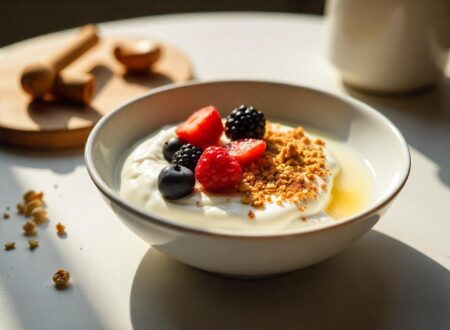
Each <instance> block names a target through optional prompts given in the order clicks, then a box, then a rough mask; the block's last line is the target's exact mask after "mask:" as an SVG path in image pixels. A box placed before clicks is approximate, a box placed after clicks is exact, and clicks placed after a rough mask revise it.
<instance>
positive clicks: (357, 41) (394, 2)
mask: <svg viewBox="0 0 450 330" xmlns="http://www.w3.org/2000/svg"><path fill="white" fill-rule="evenodd" d="M327 13H328V20H329V22H328V23H329V28H330V42H329V46H330V57H331V60H332V62H333V63H334V65H335V66H336V67H337V68H338V70H339V71H340V73H341V75H342V79H343V81H344V82H345V83H347V84H349V85H351V86H355V87H359V88H362V89H366V90H371V91H378V92H406V91H411V90H415V89H419V88H422V87H425V86H428V85H431V84H433V83H435V82H436V81H438V80H439V79H440V78H441V77H442V76H443V73H444V70H445V66H446V63H447V60H448V50H449V47H450V0H330V1H329V2H328V6H327Z"/></svg>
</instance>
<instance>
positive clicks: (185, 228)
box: [84, 79, 411, 239]
mask: <svg viewBox="0 0 450 330" xmlns="http://www.w3.org/2000/svg"><path fill="white" fill-rule="evenodd" d="M223 83H248V84H263V85H277V86H280V87H291V88H302V89H304V90H307V91H308V92H312V93H317V94H322V95H325V96H326V97H331V98H335V99H339V101H341V102H344V103H348V104H351V105H353V106H355V107H356V108H358V109H359V110H362V111H365V112H366V113H368V114H369V115H371V116H374V117H376V118H377V119H378V120H381V121H382V122H384V124H386V125H387V126H388V127H389V128H390V130H391V131H392V132H393V133H394V135H395V136H396V138H397V139H398V141H399V142H400V146H401V149H402V157H404V158H405V160H406V166H404V167H403V168H402V173H401V174H402V175H401V178H400V180H399V181H398V183H397V185H396V186H395V187H394V188H393V189H392V191H391V192H390V193H389V194H387V195H386V196H384V197H383V198H382V199H381V200H380V201H378V202H377V203H375V204H374V205H372V206H371V207H369V208H367V209H365V210H363V211H362V212H359V213H357V214H355V215H353V216H351V217H348V218H345V219H342V221H341V220H340V221H337V222H332V223H328V224H326V225H324V226H319V227H314V226H312V227H311V228H306V229H305V228H301V229H300V231H298V232H296V231H290V232H287V233H286V232H285V233H283V232H279V233H273V234H260V233H256V234H255V233H253V234H252V233H235V232H231V231H230V232H229V231H221V230H220V229H219V230H217V229H207V228H199V227H197V226H191V225H189V224H185V223H178V222H175V221H171V220H169V219H165V218H163V217H160V216H158V215H155V214H151V213H149V212H148V211H144V210H141V209H139V208H138V207H135V206H133V205H131V204H129V203H128V202H127V201H126V200H124V199H123V198H121V197H119V196H117V195H116V193H115V192H114V191H113V190H112V189H111V188H110V187H109V186H108V185H107V184H106V183H105V182H104V181H103V179H102V178H101V176H100V175H99V173H98V171H97V169H96V166H95V162H94V160H93V151H94V150H93V145H94V142H95V140H96V137H97V135H98V133H99V131H100V130H101V129H102V127H103V126H104V125H105V124H106V123H107V122H108V121H109V120H111V119H112V118H113V117H114V116H115V115H116V114H117V113H119V112H120V111H122V110H123V109H125V108H126V107H128V106H129V105H131V104H133V103H137V102H139V101H140V100H141V99H144V98H147V97H149V96H151V95H153V94H157V93H161V92H165V91H171V90H176V89H182V88H185V87H192V86H201V85H214V84H223ZM84 158H85V163H86V168H87V171H88V173H89V176H90V177H91V180H92V181H93V183H94V184H95V186H96V187H97V189H99V190H100V192H101V193H102V194H103V195H104V196H106V197H107V198H108V199H109V200H111V201H112V202H114V203H116V204H118V205H119V206H121V207H122V208H124V209H125V210H127V211H128V212H130V213H132V214H133V215H135V216H137V218H138V219H139V220H142V219H145V220H147V221H150V222H152V223H154V224H156V225H158V226H162V227H164V228H165V229H170V230H175V231H181V232H185V233H191V234H198V235H207V236H214V237H220V238H228V239H273V238H283V239H286V238H291V237H298V236H306V235H311V234H317V233H321V232H323V231H326V230H331V229H335V228H337V227H341V226H344V225H348V224H351V223H353V222H356V221H360V220H363V219H366V218H368V217H369V216H370V215H372V214H374V213H376V212H377V211H379V210H381V209H383V208H384V207H385V206H386V205H388V204H389V203H390V202H391V201H392V200H393V199H394V198H395V197H396V196H397V195H398V193H399V192H400V191H401V190H402V188H403V187H404V185H405V183H406V181H407V179H408V177H409V174H410V171H411V155H410V151H409V148H408V144H407V143H406V141H405V139H404V137H403V135H402V134H401V133H400V131H399V130H398V128H397V127H396V126H395V125H394V124H393V123H392V122H391V121H390V120H389V119H388V118H387V117H385V116H384V115H383V114H381V113H380V112H378V111H377V110H375V109H374V108H373V107H371V106H369V105H367V104H365V103H363V102H361V101H358V100H356V99H353V98H352V97H350V96H344V95H336V94H333V93H330V92H327V91H324V90H321V89H317V88H312V87H308V86H303V85H300V84H291V83H285V82H277V81H268V80H255V79H251V80H248V79H242V80H240V79H229V80H227V79H214V80H202V81H197V80H191V81H188V82H182V83H175V84H169V85H165V86H161V87H157V88H154V89H152V90H150V91H149V92H147V93H144V94H142V95H141V96H138V97H135V98H133V99H131V100H129V101H127V102H125V103H123V104H121V105H120V106H118V107H117V108H116V109H114V110H113V111H111V112H110V113H108V114H106V115H105V116H103V117H102V118H101V119H100V120H99V121H98V122H97V124H96V125H95V126H94V128H93V129H92V131H91V132H90V134H89V136H88V139H87V142H86V146H85V152H84Z"/></svg>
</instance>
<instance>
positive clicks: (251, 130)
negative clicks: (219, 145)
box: [225, 105, 266, 140]
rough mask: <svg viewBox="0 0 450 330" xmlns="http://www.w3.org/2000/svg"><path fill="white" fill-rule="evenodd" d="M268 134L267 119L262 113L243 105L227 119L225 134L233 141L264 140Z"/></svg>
mask: <svg viewBox="0 0 450 330" xmlns="http://www.w3.org/2000/svg"><path fill="white" fill-rule="evenodd" d="M265 132H266V119H265V118H264V114H263V113H262V112H261V111H258V110H256V109H255V108H254V107H252V106H246V105H241V106H240V107H238V108H236V109H234V110H233V111H232V112H231V114H230V115H229V116H228V117H227V121H226V124H225V134H226V135H227V136H228V137H229V138H230V139H231V140H239V139H262V137H263V136H264V133H265Z"/></svg>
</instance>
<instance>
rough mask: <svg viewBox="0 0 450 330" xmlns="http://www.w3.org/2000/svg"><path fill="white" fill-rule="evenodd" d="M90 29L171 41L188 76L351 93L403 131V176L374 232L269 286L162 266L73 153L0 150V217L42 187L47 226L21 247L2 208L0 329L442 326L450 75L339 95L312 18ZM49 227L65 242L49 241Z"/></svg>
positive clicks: (449, 304) (449, 214)
mask: <svg viewBox="0 0 450 330" xmlns="http://www.w3.org/2000/svg"><path fill="white" fill-rule="evenodd" d="M101 28H102V32H103V33H104V34H105V35H111V34H125V35H127V34H136V33H138V34H142V35H146V36H150V37H156V38H158V39H161V40H164V41H166V42H169V43H171V44H173V45H175V46H177V47H179V48H180V49H182V50H184V51H185V52H186V53H187V54H189V55H190V57H191V58H192V60H193V64H194V66H195V75H196V78H197V79H201V80H205V79H221V78H254V79H268V80H276V81H283V82H290V83H298V84H303V85H308V86H313V87H316V88H319V89H323V90H328V91H331V92H334V93H338V94H347V95H352V96H354V97H356V98H358V99H361V100H363V101H365V102H367V103H369V104H371V105H373V106H374V107H376V108H377V109H378V110H380V111H381V112H382V113H384V114H385V115H386V116H387V117H389V118H390V119H391V120H392V121H393V122H394V123H395V124H396V125H397V126H398V127H399V128H400V130H401V131H402V133H403V134H404V136H405V137H406V140H407V141H408V143H409V145H410V147H411V153H412V172H411V176H410V178H409V181H408V183H407V184H406V187H405V189H404V190H403V191H402V192H401V194H400V196H399V197H398V198H397V200H396V201H395V203H394V205H393V206H392V208H391V209H390V210H389V211H388V213H387V214H386V216H385V217H384V218H383V219H382V220H381V221H380V222H379V223H378V224H377V226H376V227H375V229H374V230H372V231H371V232H370V233H369V234H367V235H366V236H365V237H364V238H362V239H361V240H360V241H358V242H357V243H356V244H354V245H353V246H352V247H351V248H349V249H348V250H346V251H345V252H343V253H341V254H339V255H337V256H336V257H334V258H331V259H330V260H328V261H326V262H323V263H321V264H319V265H316V266H313V267H310V268H308V269H305V270H302V271H297V272H294V273H291V274H288V275H285V276H281V277H278V278H274V279H270V280H264V281H253V282H252V281H233V280H227V279H222V278H218V277H215V276H212V275H209V274H207V273H203V272H201V271H198V270H194V269H191V268H189V267H187V266H184V265H181V264H179V263H177V262H175V261H172V260H171V259H169V258H167V257H165V256H164V255H161V254H160V253H158V252H157V251H155V250H154V249H152V248H149V247H148V246H147V245H146V244H145V243H143V242H142V241H140V240H139V239H138V238H137V237H135V236H134V235H133V234H132V233H131V232H130V231H129V230H128V229H126V228H125V226H124V225H123V224H122V223H121V222H120V221H119V220H117V219H116V217H115V216H114V214H113V213H112V211H110V210H109V209H108V207H107V206H106V204H105V203H104V202H103V200H101V198H100V195H99V194H98V193H97V191H96V189H95V187H94V186H93V184H92V183H91V181H90V179H89V177H88V174H87V172H86V168H85V166H84V161H83V156H82V153H81V151H80V152H75V153H66V154H64V155H56V156H55V155H53V156H52V155H39V154H30V153H24V152H19V151H13V150H10V149H6V148H4V147H2V148H1V149H0V210H2V211H3V210H4V209H5V207H6V206H11V207H12V209H14V206H15V204H16V203H17V201H18V200H19V199H20V196H21V194H22V193H23V191H25V190H27V189H30V188H35V189H42V190H44V191H45V193H46V201H47V203H48V210H49V214H50V219H51V222H50V224H49V225H48V227H47V228H44V229H41V230H40V232H39V236H38V239H39V240H40V242H41V247H39V248H38V249H37V250H35V251H34V252H30V251H28V249H27V247H26V239H25V237H23V236H22V235H21V226H22V224H23V222H24V220H23V219H22V218H20V217H18V216H17V215H16V214H15V212H12V217H11V219H10V220H3V219H0V244H1V246H2V247H3V244H4V243H5V242H6V241H11V240H14V241H16V243H17V248H16V249H15V250H14V251H9V252H5V251H3V250H0V329H129V328H133V327H134V328H136V329H300V328H303V329H327V328H333V329H450V272H449V270H450V78H448V77H447V78H446V79H445V81H444V82H442V84H440V85H439V86H437V87H436V88H434V89H430V90H427V91H425V92H423V93H421V94H417V95H409V96H403V97H400V96H399V97H393V98H383V97H379V96H378V97H375V96H367V95H364V94H360V93H358V92H356V91H354V90H350V89H348V88H345V87H343V86H342V84H341V83H340V81H339V78H338V76H337V73H336V72H335V70H334V69H333V68H332V66H331V65H330V63H329V62H328V60H327V56H326V35H327V33H326V24H325V21H324V20H323V19H322V18H316V17H309V16H303V15H287V14H251V13H247V14H188V15H171V16H160V17H149V18H142V19H133V20H127V21H120V22H114V23H107V24H102V25H101ZM18 46H20V45H16V46H15V47H18ZM6 51H7V50H6ZM448 69H450V68H448ZM447 72H448V73H449V72H450V70H447ZM447 76H450V74H447ZM374 143H376V141H374ZM55 184H57V185H58V188H55V187H54V185H55ZM58 221H61V222H63V223H64V224H65V225H66V226H67V232H68V237H67V238H66V239H61V238H59V237H57V236H56V234H55V230H54V225H55V224H56V223H57V222H58ZM60 267H63V268H66V269H68V270H69V271H70V272H71V274H72V283H73V285H72V287H71V288H69V289H68V290H65V291H57V290H55V289H54V288H53V286H52V281H51V275H52V274H53V272H54V271H55V270H56V269H58V268H60Z"/></svg>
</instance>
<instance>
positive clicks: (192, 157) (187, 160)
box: [172, 143, 203, 171]
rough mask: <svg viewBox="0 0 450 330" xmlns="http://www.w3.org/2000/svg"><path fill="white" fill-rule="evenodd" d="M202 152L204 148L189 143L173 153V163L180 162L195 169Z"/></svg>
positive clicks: (179, 163) (192, 169)
mask: <svg viewBox="0 0 450 330" xmlns="http://www.w3.org/2000/svg"><path fill="white" fill-rule="evenodd" d="M202 152H203V150H202V148H200V147H196V146H193V145H192V144H190V143H187V144H185V145H183V146H182V147H181V148H180V150H178V151H177V152H176V153H175V154H174V155H173V159H172V164H178V165H181V166H184V167H187V168H188V169H190V170H191V171H194V170H195V167H196V166H197V162H198V160H199V159H200V156H201V155H202Z"/></svg>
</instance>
